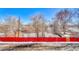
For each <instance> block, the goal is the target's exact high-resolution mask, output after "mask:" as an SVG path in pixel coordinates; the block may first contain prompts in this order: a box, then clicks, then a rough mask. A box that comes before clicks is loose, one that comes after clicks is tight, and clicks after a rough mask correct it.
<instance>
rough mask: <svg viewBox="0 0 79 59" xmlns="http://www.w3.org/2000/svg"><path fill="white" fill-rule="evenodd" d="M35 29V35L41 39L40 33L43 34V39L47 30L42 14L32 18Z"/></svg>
mask: <svg viewBox="0 0 79 59" xmlns="http://www.w3.org/2000/svg"><path fill="white" fill-rule="evenodd" d="M32 21H33V27H34V29H35V33H36V35H37V37H39V33H40V32H41V33H42V37H44V36H45V35H44V32H45V30H46V29H45V28H46V24H45V19H44V17H43V16H42V15H41V14H38V15H36V16H33V17H32Z"/></svg>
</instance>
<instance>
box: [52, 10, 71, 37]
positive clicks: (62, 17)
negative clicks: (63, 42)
mask: <svg viewBox="0 0 79 59" xmlns="http://www.w3.org/2000/svg"><path fill="white" fill-rule="evenodd" d="M71 17H72V13H71V12H70V11H69V10H67V9H65V10H61V11H59V12H58V13H57V14H56V17H55V19H54V23H53V26H54V32H55V34H57V35H58V36H60V37H61V33H62V32H63V34H65V32H66V30H67V29H66V27H67V23H68V22H70V21H71Z"/></svg>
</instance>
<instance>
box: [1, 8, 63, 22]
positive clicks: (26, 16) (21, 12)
mask: <svg viewBox="0 0 79 59" xmlns="http://www.w3.org/2000/svg"><path fill="white" fill-rule="evenodd" d="M62 9H63V8H0V17H6V16H17V17H18V16H20V17H21V21H22V22H23V23H29V22H30V21H31V20H30V17H31V16H33V15H36V14H38V13H42V14H43V15H44V16H45V19H47V20H50V19H51V18H52V17H54V16H55V14H56V12H58V11H60V10H62Z"/></svg>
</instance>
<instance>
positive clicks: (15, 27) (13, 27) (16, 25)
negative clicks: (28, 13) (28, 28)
mask: <svg viewBox="0 0 79 59" xmlns="http://www.w3.org/2000/svg"><path fill="white" fill-rule="evenodd" d="M4 24H5V25H6V26H7V27H8V28H7V33H8V32H13V33H15V35H16V31H17V32H18V36H19V34H20V33H19V31H20V26H21V22H20V17H19V18H17V17H15V16H9V17H7V18H5V23H4Z"/></svg>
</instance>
